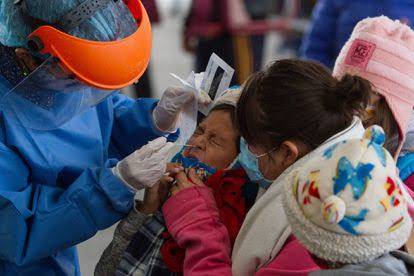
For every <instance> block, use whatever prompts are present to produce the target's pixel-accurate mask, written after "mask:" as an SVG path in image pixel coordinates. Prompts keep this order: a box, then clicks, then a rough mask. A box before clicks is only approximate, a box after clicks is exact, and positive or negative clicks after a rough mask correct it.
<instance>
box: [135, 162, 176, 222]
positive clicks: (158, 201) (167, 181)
mask: <svg viewBox="0 0 414 276" xmlns="http://www.w3.org/2000/svg"><path fill="white" fill-rule="evenodd" d="M183 170H184V169H183V168H182V167H181V165H179V164H172V163H170V164H167V173H168V175H167V174H166V175H164V176H163V177H162V178H161V179H160V181H158V183H157V184H155V185H154V186H153V187H151V188H147V189H146V190H145V195H144V201H143V202H138V203H137V210H138V211H139V212H141V213H144V214H153V213H155V212H156V211H157V210H158V209H159V208H160V207H161V205H162V204H163V203H164V201H165V200H166V199H167V197H168V193H169V188H170V186H171V183H172V182H173V181H174V178H173V177H171V176H174V175H175V174H177V173H178V172H181V171H183Z"/></svg>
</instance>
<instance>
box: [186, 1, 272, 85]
mask: <svg viewBox="0 0 414 276" xmlns="http://www.w3.org/2000/svg"><path fill="white" fill-rule="evenodd" d="M236 1H237V0H236ZM234 3H235V1H231V0H193V1H192V4H191V7H190V11H189V14H188V16H187V18H186V20H185V25H184V38H183V39H184V41H183V44H184V49H185V50H186V51H189V52H194V54H195V59H196V61H195V68H194V70H195V71H196V72H202V71H204V69H205V68H206V66H207V63H208V61H209V58H210V56H211V54H212V53H216V54H217V55H219V56H220V57H221V58H223V59H224V60H225V61H226V62H227V63H228V64H229V65H231V66H232V67H234V68H235V70H236V74H235V78H234V79H233V84H237V83H238V84H240V83H243V82H244V81H245V80H246V78H247V77H248V76H249V75H250V74H251V73H252V72H254V71H257V70H259V69H260V68H261V66H262V59H263V47H264V35H262V34H260V35H248V34H245V35H244V34H236V33H234V32H233V31H232V28H231V24H232V22H230V21H231V19H230V10H232V9H235V8H234ZM242 4H243V5H245V8H246V10H247V11H248V13H249V16H250V18H251V19H264V18H265V17H266V16H267V15H268V12H269V11H271V10H273V8H272V7H273V6H274V5H275V1H273V0H260V1H259V0H244V1H243V3H242Z"/></svg>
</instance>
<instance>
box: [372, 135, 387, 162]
mask: <svg viewBox="0 0 414 276" xmlns="http://www.w3.org/2000/svg"><path fill="white" fill-rule="evenodd" d="M369 146H372V147H373V148H374V150H375V152H376V153H377V155H378V158H379V159H380V161H381V164H382V165H383V166H384V167H385V166H386V165H387V164H386V156H385V151H384V148H383V147H382V146H380V145H378V144H375V143H373V142H372V141H371V142H370V143H369V145H368V147H369Z"/></svg>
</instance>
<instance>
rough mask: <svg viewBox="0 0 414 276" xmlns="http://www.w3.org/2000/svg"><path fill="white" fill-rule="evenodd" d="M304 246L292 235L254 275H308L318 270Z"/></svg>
mask: <svg viewBox="0 0 414 276" xmlns="http://www.w3.org/2000/svg"><path fill="white" fill-rule="evenodd" d="M319 269H320V268H319V266H317V265H316V264H315V262H314V261H313V259H312V257H311V256H310V255H309V253H308V251H307V250H306V248H305V247H303V246H302V245H301V244H300V243H299V242H298V241H297V240H296V239H295V238H294V237H293V236H291V238H289V239H288V240H287V241H286V243H285V245H284V246H283V248H282V250H281V252H280V253H279V254H278V255H277V256H276V258H275V259H274V260H273V261H271V262H270V263H269V264H268V265H267V266H265V267H263V268H261V269H259V271H257V273H256V274H255V275H256V276H267V275H295V276H296V275H298V276H300V275H308V274H309V273H310V272H312V271H315V270H319Z"/></svg>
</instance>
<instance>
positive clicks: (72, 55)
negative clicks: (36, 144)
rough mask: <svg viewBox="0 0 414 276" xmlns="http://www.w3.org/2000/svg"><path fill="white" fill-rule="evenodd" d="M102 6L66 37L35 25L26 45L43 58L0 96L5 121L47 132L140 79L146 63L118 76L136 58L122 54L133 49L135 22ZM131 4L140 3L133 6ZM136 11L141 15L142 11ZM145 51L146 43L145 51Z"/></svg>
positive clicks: (116, 4) (112, 6) (110, 5)
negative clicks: (25, 75)
mask: <svg viewBox="0 0 414 276" xmlns="http://www.w3.org/2000/svg"><path fill="white" fill-rule="evenodd" d="M89 2H90V1H89ZM102 2H105V1H102ZM106 2H107V3H106V5H105V7H101V8H100V9H98V10H96V11H95V12H94V13H93V14H91V15H90V17H89V18H86V19H85V20H83V21H82V23H80V24H79V25H78V26H76V27H75V28H73V32H72V31H71V32H69V33H70V34H67V33H64V32H62V31H59V30H57V29H55V28H53V27H51V26H41V27H40V28H38V29H37V30H35V31H34V32H33V34H31V35H30V36H29V39H31V40H30V41H31V42H37V43H38V44H39V45H37V46H39V49H38V52H39V54H41V55H45V56H49V57H48V58H47V59H46V60H45V61H44V62H43V63H42V64H41V65H40V66H39V67H38V68H37V69H35V70H34V71H33V72H31V73H30V74H29V75H28V76H27V77H26V78H25V79H23V81H21V82H20V83H19V84H18V85H16V86H15V87H13V88H12V89H11V90H10V91H8V92H7V93H5V94H4V95H1V98H0V108H1V110H2V111H3V112H4V113H5V117H6V118H7V120H12V121H13V122H15V123H18V124H20V125H22V126H24V127H26V128H30V129H35V130H53V129H56V128H59V127H60V126H62V125H63V124H65V123H66V122H68V121H69V120H71V119H72V118H73V117H75V116H77V115H79V114H81V113H83V112H85V111H87V110H88V109H90V108H91V107H94V106H96V105H97V104H99V103H100V102H102V101H103V100H105V99H106V98H107V97H108V96H109V95H111V93H112V92H113V91H115V90H117V89H119V88H121V87H122V86H126V85H128V84H130V83H132V82H134V81H136V80H137V79H138V78H139V77H140V76H141V75H142V73H143V71H145V69H142V68H141V67H146V65H147V61H146V60H144V61H143V62H142V64H140V66H141V67H139V68H138V66H136V68H133V69H134V70H133V71H132V70H131V71H128V72H127V71H122V70H123V68H132V67H133V66H131V64H129V63H128V59H130V60H131V59H132V60H134V61H136V60H137V59H138V58H139V57H138V56H129V55H128V53H129V52H131V53H132V52H133V50H134V49H133V46H129V45H131V44H132V42H133V41H134V40H136V39H138V37H135V36H138V35H139V34H138V30H137V29H138V28H139V22H138V24H137V21H136V20H135V19H134V16H133V15H132V14H131V10H130V8H128V7H127V6H126V5H125V4H124V2H123V1H106ZM137 5H141V4H140V3H139V2H138V1H137ZM141 7H142V6H141ZM141 12H142V13H143V14H145V16H146V13H145V10H143V11H141ZM142 16H143V17H144V15H142ZM148 24H149V21H148ZM71 34H73V35H74V36H72V35H71ZM83 34H84V35H83ZM85 34H90V36H89V37H88V38H89V39H91V40H87V39H86V35H85ZM102 35H103V36H106V38H103V37H102ZM82 36H84V37H83V38H82ZM134 37H135V38H134ZM94 39H95V40H94ZM97 39H101V41H96V40H97ZM102 40H104V42H102ZM105 40H106V41H105ZM108 40H109V41H108ZM65 43H67V44H65ZM68 45H70V47H68ZM35 46H36V45H35ZM72 46H73V48H72V49H68V48H71V47H72ZM118 48H119V50H118ZM147 48H150V43H149V47H148V46H147V47H146V49H145V50H147ZM136 50H137V51H140V49H136ZM122 51H124V52H125V53H126V54H125V56H124V55H123V54H122ZM144 52H145V51H144ZM144 54H145V55H147V52H145V53H144ZM144 54H142V53H141V55H144ZM105 56H106V57H107V58H106V59H105ZM148 59H149V53H148ZM136 63H137V62H136ZM144 63H145V64H144ZM117 66H118V67H117ZM126 70H127V69H126ZM119 71H121V72H119ZM141 71H142V72H141ZM112 72H114V73H113V74H112Z"/></svg>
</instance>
